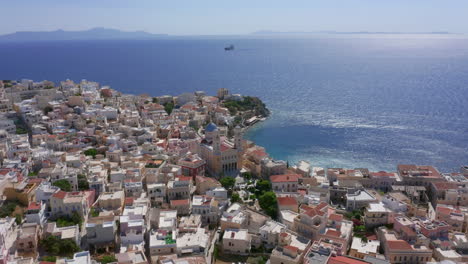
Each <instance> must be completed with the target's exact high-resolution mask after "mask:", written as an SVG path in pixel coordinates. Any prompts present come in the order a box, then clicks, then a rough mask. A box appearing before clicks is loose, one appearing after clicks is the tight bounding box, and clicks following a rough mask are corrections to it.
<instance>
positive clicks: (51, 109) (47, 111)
mask: <svg viewBox="0 0 468 264" xmlns="http://www.w3.org/2000/svg"><path fill="white" fill-rule="evenodd" d="M52 111H54V108H52V106H50V105H48V106H46V107H44V115H47V114H48V113H49V112H52Z"/></svg>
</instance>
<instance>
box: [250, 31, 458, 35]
mask: <svg viewBox="0 0 468 264" xmlns="http://www.w3.org/2000/svg"><path fill="white" fill-rule="evenodd" d="M251 34H253V35H309V34H437V35H443V34H452V33H450V32H447V31H431V32H398V31H397V32H387V31H311V32H307V31H285V32H281V31H271V30H260V31H256V32H253V33H251Z"/></svg>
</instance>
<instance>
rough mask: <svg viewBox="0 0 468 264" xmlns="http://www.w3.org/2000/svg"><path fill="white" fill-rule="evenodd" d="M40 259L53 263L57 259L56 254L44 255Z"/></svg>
mask: <svg viewBox="0 0 468 264" xmlns="http://www.w3.org/2000/svg"><path fill="white" fill-rule="evenodd" d="M42 261H46V262H54V263H55V262H56V261H57V257H56V256H44V257H42Z"/></svg>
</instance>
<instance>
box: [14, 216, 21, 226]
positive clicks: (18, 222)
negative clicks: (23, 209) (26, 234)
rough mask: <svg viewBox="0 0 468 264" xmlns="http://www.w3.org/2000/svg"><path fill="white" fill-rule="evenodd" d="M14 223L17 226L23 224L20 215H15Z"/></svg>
mask: <svg viewBox="0 0 468 264" xmlns="http://www.w3.org/2000/svg"><path fill="white" fill-rule="evenodd" d="M15 222H16V224H17V225H20V224H21V223H22V222H23V216H22V215H20V214H16V215H15Z"/></svg>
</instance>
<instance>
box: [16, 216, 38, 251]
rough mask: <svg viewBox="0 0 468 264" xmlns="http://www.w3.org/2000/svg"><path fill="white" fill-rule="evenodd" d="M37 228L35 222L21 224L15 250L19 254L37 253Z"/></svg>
mask: <svg viewBox="0 0 468 264" xmlns="http://www.w3.org/2000/svg"><path fill="white" fill-rule="evenodd" d="M39 228H40V227H39V225H38V224H36V223H31V224H23V225H22V227H21V229H20V230H19V232H18V238H17V240H16V246H17V250H18V252H19V253H20V254H24V253H37V246H38V242H39V241H38V239H39Z"/></svg>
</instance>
